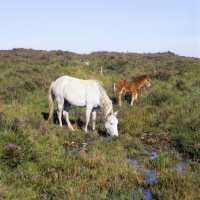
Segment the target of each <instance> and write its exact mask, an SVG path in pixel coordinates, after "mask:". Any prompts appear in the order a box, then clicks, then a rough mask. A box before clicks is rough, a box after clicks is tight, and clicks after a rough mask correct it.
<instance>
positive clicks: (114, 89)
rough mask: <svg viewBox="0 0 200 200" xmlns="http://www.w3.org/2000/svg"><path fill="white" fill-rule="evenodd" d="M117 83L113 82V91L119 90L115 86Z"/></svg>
mask: <svg viewBox="0 0 200 200" xmlns="http://www.w3.org/2000/svg"><path fill="white" fill-rule="evenodd" d="M115 84H116V83H113V93H116V91H117V89H116V87H115Z"/></svg>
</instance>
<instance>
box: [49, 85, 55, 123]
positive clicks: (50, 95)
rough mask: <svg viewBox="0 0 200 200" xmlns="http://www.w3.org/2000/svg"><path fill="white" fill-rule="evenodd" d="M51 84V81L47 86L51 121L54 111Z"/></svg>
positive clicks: (51, 120) (50, 120)
mask: <svg viewBox="0 0 200 200" xmlns="http://www.w3.org/2000/svg"><path fill="white" fill-rule="evenodd" d="M52 86H53V83H52V84H51V86H50V88H49V93H48V100H49V118H48V120H49V122H53V112H54V94H53V91H52Z"/></svg>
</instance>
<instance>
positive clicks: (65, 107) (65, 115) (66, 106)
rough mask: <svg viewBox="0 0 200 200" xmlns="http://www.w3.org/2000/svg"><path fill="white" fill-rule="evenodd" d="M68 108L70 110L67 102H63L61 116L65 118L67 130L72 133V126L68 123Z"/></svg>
mask: <svg viewBox="0 0 200 200" xmlns="http://www.w3.org/2000/svg"><path fill="white" fill-rule="evenodd" d="M70 108H71V105H70V104H69V103H68V102H67V101H65V102H64V110H63V116H64V117H65V120H66V122H67V125H68V127H69V129H70V130H71V131H74V128H73V127H72V125H71V123H70V121H69V110H70Z"/></svg>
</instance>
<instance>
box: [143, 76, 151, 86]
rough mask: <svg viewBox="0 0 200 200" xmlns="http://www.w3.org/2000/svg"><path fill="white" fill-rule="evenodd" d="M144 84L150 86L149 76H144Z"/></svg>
mask: <svg viewBox="0 0 200 200" xmlns="http://www.w3.org/2000/svg"><path fill="white" fill-rule="evenodd" d="M144 84H145V85H146V86H147V87H149V86H151V82H150V78H149V76H147V75H146V76H145V82H144Z"/></svg>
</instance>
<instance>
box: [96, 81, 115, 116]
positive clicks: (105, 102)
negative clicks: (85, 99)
mask: <svg viewBox="0 0 200 200" xmlns="http://www.w3.org/2000/svg"><path fill="white" fill-rule="evenodd" d="M99 90H100V91H99V92H100V107H101V109H102V110H103V112H104V114H105V116H107V115H108V114H109V113H113V107H112V101H111V100H110V99H109V97H108V95H107V93H106V91H105V89H104V88H103V87H102V85H101V83H100V82H99Z"/></svg>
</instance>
